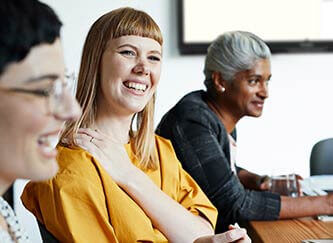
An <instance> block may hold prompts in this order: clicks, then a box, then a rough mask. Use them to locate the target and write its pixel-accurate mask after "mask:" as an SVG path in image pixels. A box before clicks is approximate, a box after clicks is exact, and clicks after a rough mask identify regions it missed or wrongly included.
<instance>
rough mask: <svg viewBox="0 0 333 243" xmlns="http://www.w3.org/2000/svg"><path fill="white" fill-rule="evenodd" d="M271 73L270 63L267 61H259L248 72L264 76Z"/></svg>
mask: <svg viewBox="0 0 333 243" xmlns="http://www.w3.org/2000/svg"><path fill="white" fill-rule="evenodd" d="M270 72H271V62H270V60H269V59H259V60H257V61H256V62H255V63H254V66H253V67H252V68H251V69H250V70H249V73H250V74H262V73H264V74H266V73H270Z"/></svg>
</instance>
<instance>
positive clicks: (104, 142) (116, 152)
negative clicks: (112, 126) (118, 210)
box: [74, 128, 138, 186]
mask: <svg viewBox="0 0 333 243" xmlns="http://www.w3.org/2000/svg"><path fill="white" fill-rule="evenodd" d="M74 142H75V144H76V145H77V146H79V147H81V148H83V149H84V150H86V151H88V152H89V153H90V154H91V155H92V156H94V158H96V159H97V160H98V162H99V163H100V164H101V165H102V166H103V167H104V169H105V170H106V171H107V172H108V173H109V175H110V176H111V177H112V178H113V180H114V181H115V182H116V183H117V184H118V185H119V186H122V185H124V183H126V178H129V176H130V175H133V173H135V171H137V170H138V169H137V168H136V167H135V166H134V165H133V164H132V162H131V161H130V159H129V157H128V154H127V152H126V150H125V147H124V145H123V144H119V143H115V142H113V141H112V139H111V138H109V137H107V136H105V135H103V134H101V133H100V132H98V131H96V130H95V131H94V130H92V129H89V128H81V129H79V131H78V133H77V134H76V135H75V136H74Z"/></svg>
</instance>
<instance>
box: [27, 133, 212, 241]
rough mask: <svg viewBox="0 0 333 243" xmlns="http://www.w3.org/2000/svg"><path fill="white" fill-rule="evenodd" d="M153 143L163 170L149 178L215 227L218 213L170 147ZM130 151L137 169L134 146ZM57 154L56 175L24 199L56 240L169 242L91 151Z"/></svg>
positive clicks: (32, 188) (36, 185)
mask: <svg viewBox="0 0 333 243" xmlns="http://www.w3.org/2000/svg"><path fill="white" fill-rule="evenodd" d="M155 140H156V143H155V145H156V151H157V153H158V157H159V158H160V161H159V168H158V169H157V170H155V171H148V172H145V173H146V174H147V176H149V178H150V179H151V180H152V181H153V182H154V183H155V184H156V185H157V186H158V187H159V188H160V189H161V190H162V191H163V192H165V193H166V194H167V195H169V196H170V197H171V198H173V199H174V200H175V201H177V202H178V203H180V204H181V205H182V206H183V207H184V208H186V209H187V210H189V211H190V212H192V213H193V214H195V215H199V214H200V215H201V216H203V217H205V218H206V219H207V220H208V221H209V222H210V223H211V224H212V225H213V227H215V223H216V218H217V211H216V209H215V208H214V206H213V205H212V204H211V203H210V202H209V200H208V199H207V197H206V196H205V194H204V193H203V192H202V191H201V189H200V188H199V186H198V185H197V184H196V182H195V181H194V180H193V179H192V178H191V177H190V176H189V175H188V174H187V173H186V172H185V171H184V170H183V169H182V167H181V165H180V163H179V162H178V160H177V157H176V155H175V152H174V150H173V148H172V145H171V143H170V142H169V141H168V140H166V139H163V138H161V137H159V136H155ZM126 150H127V153H128V155H129V157H130V159H131V161H132V162H133V163H134V164H136V163H137V161H136V159H135V156H134V153H133V151H132V149H131V146H130V144H128V145H126ZM58 151H59V153H58V161H59V167H60V170H59V172H58V174H57V175H56V176H55V177H54V178H53V179H51V180H48V181H45V182H39V183H29V184H28V185H27V186H26V188H25V189H24V192H23V194H22V197H21V198H22V201H23V204H24V205H25V207H26V208H27V209H28V210H29V211H31V212H32V213H33V214H34V215H35V216H36V217H37V219H38V220H39V221H40V222H41V223H43V224H44V225H45V226H46V228H47V229H48V230H49V231H50V232H51V233H52V234H53V235H54V236H55V237H56V238H58V239H59V240H60V241H61V242H80V243H85V242H89V243H92V242H99V243H104V242H126V243H128V242H168V240H167V239H166V238H165V236H164V235H163V234H162V233H161V232H160V231H159V230H158V229H156V228H154V226H153V225H152V222H151V220H150V219H149V218H148V217H147V215H146V214H145V213H144V211H143V210H142V209H141V208H140V206H139V205H137V204H136V202H135V201H134V200H133V199H132V198H131V197H130V196H129V195H127V193H126V192H125V191H123V190H122V189H121V188H120V187H119V186H118V185H117V184H116V183H115V182H114V181H113V180H112V178H111V177H110V176H109V175H108V173H107V172H106V171H105V170H104V169H103V168H102V166H101V165H100V164H99V162H98V161H97V160H96V159H94V158H93V157H92V156H91V155H90V154H89V153H88V152H86V151H84V150H82V149H79V148H76V149H73V148H71V149H70V148H65V147H59V148H58ZM147 194H149V192H147ZM151 200H154V198H152V199H151ZM179 230H181V229H179Z"/></svg>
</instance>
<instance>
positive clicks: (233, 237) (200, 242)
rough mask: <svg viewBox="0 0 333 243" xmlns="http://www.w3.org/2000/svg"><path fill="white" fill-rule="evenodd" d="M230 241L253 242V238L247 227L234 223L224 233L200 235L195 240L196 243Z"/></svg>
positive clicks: (226, 242) (224, 242) (227, 242)
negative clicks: (248, 233) (249, 234)
mask: <svg viewBox="0 0 333 243" xmlns="http://www.w3.org/2000/svg"><path fill="white" fill-rule="evenodd" d="M229 242H237V243H249V242H251V239H250V237H249V236H248V235H247V234H246V229H243V228H239V227H237V226H234V225H229V230H228V231H226V232H224V233H220V234H217V235H210V236H204V237H200V238H199V239H197V240H195V241H194V243H229Z"/></svg>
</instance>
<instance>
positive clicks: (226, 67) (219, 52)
mask: <svg viewBox="0 0 333 243" xmlns="http://www.w3.org/2000/svg"><path fill="white" fill-rule="evenodd" d="M270 57H271V52H270V50H269V47H268V46H267V45H266V43H265V42H264V41H263V40H262V39H260V38H259V37H258V36H256V35H254V34H252V33H250V32H245V31H231V32H226V33H224V34H222V35H220V36H219V37H217V38H216V39H215V40H214V41H213V43H212V44H211V45H210V46H209V47H208V52H207V55H206V60H205V68H204V74H205V86H206V87H207V89H208V88H209V87H211V85H212V82H211V81H212V73H213V72H214V71H218V72H220V73H221V75H222V78H223V79H224V80H226V81H228V82H232V80H233V78H234V76H235V74H236V73H238V72H240V71H244V70H248V69H251V68H252V67H253V65H254V64H255V62H256V61H257V60H259V59H269V58H270Z"/></svg>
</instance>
